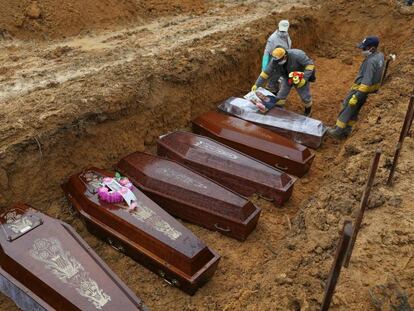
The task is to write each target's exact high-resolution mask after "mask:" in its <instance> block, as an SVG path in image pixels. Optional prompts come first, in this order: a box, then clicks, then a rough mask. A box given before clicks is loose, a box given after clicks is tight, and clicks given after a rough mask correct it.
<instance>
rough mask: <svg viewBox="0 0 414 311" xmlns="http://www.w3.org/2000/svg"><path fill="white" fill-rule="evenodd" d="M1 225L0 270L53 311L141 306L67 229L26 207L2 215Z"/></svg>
mask: <svg viewBox="0 0 414 311" xmlns="http://www.w3.org/2000/svg"><path fill="white" fill-rule="evenodd" d="M0 223H1V227H2V229H1V230H0V231H1V232H0V245H1V249H0V258H1V267H2V269H4V270H5V271H6V272H7V273H9V274H10V275H11V276H13V277H15V278H16V279H18V280H19V282H21V283H22V284H23V285H24V286H27V287H28V288H29V289H30V290H31V291H33V292H34V293H35V294H36V295H38V296H39V297H40V298H42V299H44V300H45V301H46V302H47V303H48V304H50V305H51V306H53V307H54V308H56V307H57V306H58V307H61V308H62V309H63V310H74V309H76V308H78V309H79V310H108V311H109V310H137V309H140V308H141V305H140V304H141V303H140V302H139V300H138V299H137V298H136V297H135V296H133V294H132V293H130V291H129V289H127V288H126V287H125V285H124V284H122V283H121V282H120V281H119V279H117V277H115V276H114V274H113V272H112V271H110V270H109V268H107V267H106V265H104V263H103V262H102V261H101V260H100V259H99V258H98V257H97V255H96V254H94V253H93V252H92V251H91V250H90V248H89V247H88V245H87V244H86V243H85V242H84V241H83V240H82V239H81V238H80V237H79V236H78V235H77V234H76V233H75V232H74V231H73V229H72V228H71V227H70V226H69V225H67V224H65V223H63V222H61V221H59V220H56V219H53V218H51V217H48V216H47V215H45V214H42V213H40V212H38V211H36V210H34V209H32V208H30V207H29V206H28V205H24V204H16V205H15V206H13V207H12V208H10V209H8V210H7V211H5V212H3V213H2V214H1V215H0ZM11 236H12V238H10V237H11ZM142 310H143V309H142Z"/></svg>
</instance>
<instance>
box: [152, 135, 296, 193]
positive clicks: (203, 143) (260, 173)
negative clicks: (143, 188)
mask: <svg viewBox="0 0 414 311" xmlns="http://www.w3.org/2000/svg"><path fill="white" fill-rule="evenodd" d="M157 143H158V144H160V145H162V146H163V147H164V148H168V150H170V151H172V152H174V153H178V154H180V155H181V156H182V157H184V158H185V159H186V160H189V161H191V162H195V163H198V164H200V165H206V166H210V167H213V168H214V169H216V170H220V171H224V172H228V173H230V174H232V175H235V176H238V177H241V178H249V177H251V178H250V179H253V180H255V181H256V182H260V183H261V184H263V185H269V184H270V185H271V186H272V187H277V188H279V189H283V188H289V187H290V186H291V185H292V184H293V183H294V181H295V178H292V177H291V176H289V175H288V174H286V173H284V172H282V171H279V170H277V169H275V168H273V167H271V166H270V165H267V164H265V163H262V162H259V161H257V160H256V159H254V158H252V157H250V156H248V155H245V154H243V153H240V152H238V151H237V150H234V149H232V148H229V147H227V146H226V145H224V144H221V143H219V142H216V141H214V140H212V139H210V138H207V137H205V136H201V135H197V134H193V133H189V132H183V131H177V132H174V133H170V134H167V135H164V136H162V137H160V139H159V140H158V142H157Z"/></svg>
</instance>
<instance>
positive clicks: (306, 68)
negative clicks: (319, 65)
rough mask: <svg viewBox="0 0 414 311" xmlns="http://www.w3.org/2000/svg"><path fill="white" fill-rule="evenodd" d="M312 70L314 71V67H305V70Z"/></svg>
mask: <svg viewBox="0 0 414 311" xmlns="http://www.w3.org/2000/svg"><path fill="white" fill-rule="evenodd" d="M313 69H315V65H307V66H306V67H305V70H313Z"/></svg>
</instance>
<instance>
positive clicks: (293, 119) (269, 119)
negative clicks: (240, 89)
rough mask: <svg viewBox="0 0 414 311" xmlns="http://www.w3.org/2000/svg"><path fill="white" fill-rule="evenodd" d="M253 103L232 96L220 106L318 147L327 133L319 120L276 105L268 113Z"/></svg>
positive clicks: (225, 110) (299, 141) (235, 114)
mask: <svg viewBox="0 0 414 311" xmlns="http://www.w3.org/2000/svg"><path fill="white" fill-rule="evenodd" d="M250 106H252V107H254V106H253V104H252V103H251V102H250V101H248V100H246V99H244V98H237V97H230V98H229V99H227V100H226V101H224V102H223V103H222V104H220V105H219V106H218V109H220V110H221V111H223V112H225V113H228V114H231V115H233V116H235V117H238V118H241V119H243V120H246V121H250V122H253V123H255V124H258V125H260V126H263V127H265V128H267V129H269V130H271V131H273V132H276V133H278V134H280V135H283V136H285V137H287V138H289V139H292V140H293V141H295V142H297V143H299V144H302V145H305V146H308V147H310V148H314V149H317V148H319V147H320V145H321V144H322V141H323V137H324V136H325V134H326V131H327V128H326V126H325V125H324V124H323V123H322V122H321V121H319V120H316V119H312V118H309V117H305V116H303V115H300V114H297V113H295V112H292V111H288V110H286V109H282V108H278V107H275V108H273V109H270V110H269V112H267V113H266V114H262V113H260V112H259V111H258V110H257V111H254V110H252V109H251V108H250Z"/></svg>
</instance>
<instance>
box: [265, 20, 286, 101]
mask: <svg viewBox="0 0 414 311" xmlns="http://www.w3.org/2000/svg"><path fill="white" fill-rule="evenodd" d="M288 30H289V21H288V20H281V21H280V22H279V29H278V30H276V31H275V32H274V33H272V34H271V35H270V37H269V39H267V43H266V47H265V50H264V53H263V59H262V71H264V70H265V69H266V67H267V65H269V62H270V60H271V58H272V52H273V50H274V49H275V48H277V47H282V48H284V49H285V50H289V49H291V48H292V40H291V39H290V36H289V32H288ZM267 89H268V90H269V91H270V92H272V93H276V92H277V91H278V90H279V82H278V80H277V79H274V77H271V78H270V79H269V81H268V82H267Z"/></svg>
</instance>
